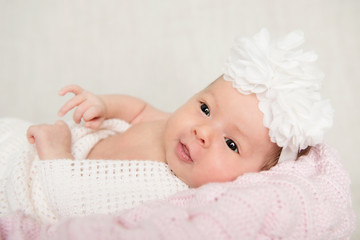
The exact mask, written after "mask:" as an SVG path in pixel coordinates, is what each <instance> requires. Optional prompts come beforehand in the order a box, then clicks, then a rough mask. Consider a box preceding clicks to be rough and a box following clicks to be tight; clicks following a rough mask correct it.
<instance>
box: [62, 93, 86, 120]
mask: <svg viewBox="0 0 360 240" xmlns="http://www.w3.org/2000/svg"><path fill="white" fill-rule="evenodd" d="M85 100H86V97H85V96H83V95H76V96H75V97H73V98H71V99H70V100H69V101H67V102H66V103H65V104H64V105H63V106H62V107H61V108H60V110H59V112H58V116H59V117H62V116H64V115H65V114H66V113H67V112H68V111H70V110H71V109H73V108H74V107H76V106H79V105H80V104H81V103H83V102H84V101H85Z"/></svg>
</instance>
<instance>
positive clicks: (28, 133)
mask: <svg viewBox="0 0 360 240" xmlns="http://www.w3.org/2000/svg"><path fill="white" fill-rule="evenodd" d="M35 128H36V126H30V127H29V128H28V130H27V131H26V139H27V140H28V142H29V143H30V144H34V143H35V136H34V133H35Z"/></svg>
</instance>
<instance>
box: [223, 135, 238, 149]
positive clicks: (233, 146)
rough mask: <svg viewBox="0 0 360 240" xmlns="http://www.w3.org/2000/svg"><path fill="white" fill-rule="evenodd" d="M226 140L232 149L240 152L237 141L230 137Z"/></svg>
mask: <svg viewBox="0 0 360 240" xmlns="http://www.w3.org/2000/svg"><path fill="white" fill-rule="evenodd" d="M225 142H226V145H228V147H229V148H230V149H231V150H232V151H234V152H236V153H239V149H238V147H237V146H236V143H235V142H234V141H233V140H231V139H228V138H225Z"/></svg>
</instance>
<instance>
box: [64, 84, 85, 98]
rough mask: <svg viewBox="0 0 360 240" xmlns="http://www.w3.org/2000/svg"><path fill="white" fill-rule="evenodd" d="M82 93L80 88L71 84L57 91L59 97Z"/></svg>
mask: <svg viewBox="0 0 360 240" xmlns="http://www.w3.org/2000/svg"><path fill="white" fill-rule="evenodd" d="M82 91H84V89H82V88H81V87H80V86H78V85H75V84H72V85H68V86H65V87H63V88H62V89H61V90H60V91H59V95H60V96H64V95H65V94H67V93H69V92H71V93H74V94H75V95H78V94H79V93H81V92H82Z"/></svg>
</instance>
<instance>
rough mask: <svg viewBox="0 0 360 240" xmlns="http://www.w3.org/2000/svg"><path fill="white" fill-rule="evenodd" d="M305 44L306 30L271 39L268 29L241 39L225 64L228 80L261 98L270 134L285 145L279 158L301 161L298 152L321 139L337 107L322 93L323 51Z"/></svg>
mask: <svg viewBox="0 0 360 240" xmlns="http://www.w3.org/2000/svg"><path fill="white" fill-rule="evenodd" d="M303 43H304V34H303V32H301V31H294V32H291V33H289V34H288V35H286V36H285V37H283V38H282V39H280V40H278V41H270V35H269V32H268V31H267V30H266V29H262V30H261V31H260V32H259V33H258V34H256V35H255V36H254V37H252V38H244V37H240V38H237V39H236V40H235V44H234V46H233V47H232V49H231V51H230V56H229V58H228V59H227V61H226V64H225V68H224V79H225V80H228V81H232V82H233V86H234V87H235V88H236V89H238V91H239V92H240V93H242V94H251V93H255V94H256V96H257V98H258V99H259V109H260V110H261V111H262V113H263V114H264V126H265V127H267V128H269V135H270V139H271V141H272V142H274V143H276V144H277V145H278V146H279V147H282V148H283V150H282V152H281V155H280V159H279V162H281V161H284V160H295V159H296V156H297V153H298V151H300V150H302V149H305V148H307V147H308V146H314V145H316V144H318V143H320V142H321V141H322V138H323V132H324V129H326V128H329V127H330V126H331V125H332V117H333V109H332V107H331V106H330V103H329V102H328V101H324V100H322V99H321V96H320V94H319V92H318V91H319V89H320V84H321V80H322V79H323V74H322V73H321V72H320V71H319V70H317V69H316V68H315V66H314V64H313V63H314V62H315V61H316V59H317V55H316V54H315V53H314V52H304V51H303V50H299V49H296V48H297V47H299V46H300V45H301V44H303Z"/></svg>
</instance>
